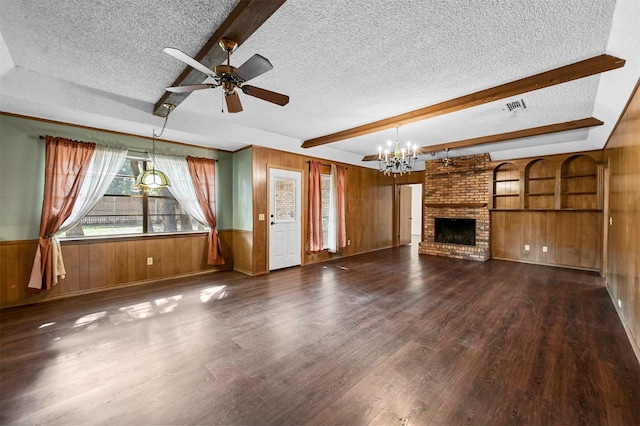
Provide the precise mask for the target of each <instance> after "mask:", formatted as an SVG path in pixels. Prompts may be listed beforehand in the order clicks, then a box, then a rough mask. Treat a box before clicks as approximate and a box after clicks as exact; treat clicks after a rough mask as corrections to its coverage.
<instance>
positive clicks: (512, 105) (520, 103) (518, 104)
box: [506, 99, 527, 112]
mask: <svg viewBox="0 0 640 426" xmlns="http://www.w3.org/2000/svg"><path fill="white" fill-rule="evenodd" d="M506 106H507V111H509V112H511V111H515V110H517V109H525V108H527V105H526V104H525V103H524V99H520V100H517V101H513V102H507V104H506Z"/></svg>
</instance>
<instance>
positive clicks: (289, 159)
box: [252, 146, 419, 275]
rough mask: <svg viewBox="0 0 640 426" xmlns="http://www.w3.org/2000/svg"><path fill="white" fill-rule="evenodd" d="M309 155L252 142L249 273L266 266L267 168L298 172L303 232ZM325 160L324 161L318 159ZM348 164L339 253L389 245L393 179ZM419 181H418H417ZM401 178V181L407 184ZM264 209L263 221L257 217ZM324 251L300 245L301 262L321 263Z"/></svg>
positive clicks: (392, 241) (267, 250)
mask: <svg viewBox="0 0 640 426" xmlns="http://www.w3.org/2000/svg"><path fill="white" fill-rule="evenodd" d="M311 159H314V158H313V157H307V156H303V155H298V154H292V153H288V152H283V151H278V150H274V149H269V148H263V147H258V146H254V147H253V241H252V244H253V247H252V253H253V259H252V260H253V267H252V274H253V275H257V274H263V273H266V272H268V271H269V266H268V254H269V244H268V241H269V240H268V224H269V222H268V220H267V218H268V217H269V188H268V186H269V168H272V167H273V168H282V169H287V170H298V171H301V172H302V182H303V191H302V193H303V200H302V218H303V220H302V233H303V236H304V235H306V227H307V226H306V217H307V206H308V198H307V194H308V189H307V188H308V182H309V164H308V161H309V160H311ZM321 161H322V162H323V163H327V164H328V163H329V161H327V160H321ZM346 166H347V176H346V179H347V184H346V216H347V218H346V221H347V223H346V227H347V239H348V240H350V242H351V244H350V245H348V246H347V247H345V249H344V250H343V252H342V255H343V256H345V255H354V254H360V253H366V252H369V251H373V250H379V249H383V248H387V247H391V246H392V245H393V244H394V239H393V226H394V222H393V220H394V216H393V214H394V213H393V209H394V201H395V200H394V190H395V187H394V185H395V182H394V179H393V178H390V177H386V176H384V175H382V173H380V172H378V171H377V170H374V169H369V168H364V167H357V166H352V165H346ZM418 181H419V180H418ZM409 182H410V181H406V182H405V180H404V179H403V180H402V183H409ZM260 214H264V215H265V220H259V215H260ZM335 256H338V255H331V254H329V253H327V252H322V253H319V254H312V255H310V254H306V253H305V252H304V249H303V255H302V264H303V265H304V264H309V263H315V262H321V261H324V260H327V259H329V258H331V257H335Z"/></svg>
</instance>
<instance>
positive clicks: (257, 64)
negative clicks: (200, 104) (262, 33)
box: [163, 38, 289, 112]
mask: <svg viewBox="0 0 640 426" xmlns="http://www.w3.org/2000/svg"><path fill="white" fill-rule="evenodd" d="M218 44H219V45H220V47H221V48H222V50H224V51H225V52H227V64H226V65H225V64H221V65H217V66H216V67H215V70H210V69H209V68H207V67H206V66H204V65H203V64H201V63H200V62H198V61H196V60H195V59H193V58H192V57H190V56H189V55H187V54H186V53H184V52H182V51H181V50H178V49H175V48H173V47H165V48H164V49H163V50H164V51H165V52H166V53H168V54H169V55H171V56H173V57H174V58H176V59H178V60H179V61H182V62H184V63H185V64H187V65H189V66H190V67H193V68H195V69H197V70H198V71H200V72H201V73H203V74H204V75H206V76H207V77H209V78H211V79H212V80H213V82H212V83H203V84H193V85H188V86H174V87H167V91H169V92H174V93H184V92H192V91H194V90H201V89H215V88H216V87H219V86H222V89H223V90H224V99H225V101H226V103H227V111H228V112H240V111H242V103H241V102H240V97H239V96H238V93H237V92H236V90H235V89H236V88H238V89H240V90H242V93H244V94H245V95H249V96H253V97H256V98H258V99H262V100H265V101H267V102H271V103H274V104H276V105H280V106H284V105H286V104H288V103H289V96H287V95H283V94H281V93H276V92H272V91H271V90H266V89H262V88H260V87H256V86H250V85H248V84H245V83H246V82H247V81H249V80H251V79H252V78H256V77H258V76H259V75H262V74H264V73H265V72H267V71H269V70H271V69H273V65H271V62H269V60H268V59H267V58H265V57H264V56H260V55H258V54H255V55H253V56H252V57H251V58H249V59H248V60H247V61H246V62H245V63H244V64H242V65H240V66H239V67H238V68H236V67H234V66H231V53H233V51H235V50H236V48H237V47H238V43H236V42H235V41H233V40H229V39H226V38H223V39H221V40H220V42H219V43H218Z"/></svg>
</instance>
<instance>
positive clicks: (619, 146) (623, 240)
mask: <svg viewBox="0 0 640 426" xmlns="http://www.w3.org/2000/svg"><path fill="white" fill-rule="evenodd" d="M639 84H640V83H639ZM605 156H606V157H607V158H608V160H609V216H610V217H611V225H609V226H607V228H608V229H607V231H608V238H607V239H608V243H607V257H608V268H607V288H608V290H609V293H610V294H611V297H612V299H613V303H614V305H615V307H616V309H618V313H619V314H620V318H621V319H622V322H623V323H624V325H625V328H626V329H627V333H628V334H629V337H630V340H631V343H632V346H633V347H634V350H635V352H636V356H637V357H638V360H640V92H639V91H638V86H636V90H635V91H634V95H633V97H632V98H631V100H630V102H629V104H628V105H627V109H626V111H625V113H624V115H623V116H622V119H621V120H620V122H619V123H618V125H617V127H616V129H615V130H614V132H613V135H612V137H611V139H610V140H609V142H608V144H607V146H606V147H605Z"/></svg>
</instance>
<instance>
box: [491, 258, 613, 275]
mask: <svg viewBox="0 0 640 426" xmlns="http://www.w3.org/2000/svg"><path fill="white" fill-rule="evenodd" d="M491 259H493V260H506V261H507V262H518V263H526V264H529V265H540V266H553V267H554V268H566V269H575V270H578V271H587V272H597V273H598V274H600V276H602V274H601V273H600V269H598V268H581V267H579V266H571V265H558V264H557V263H545V262H532V261H530V260H522V259H508V258H504V257H494V256H491V257H490V258H489V260H491Z"/></svg>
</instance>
